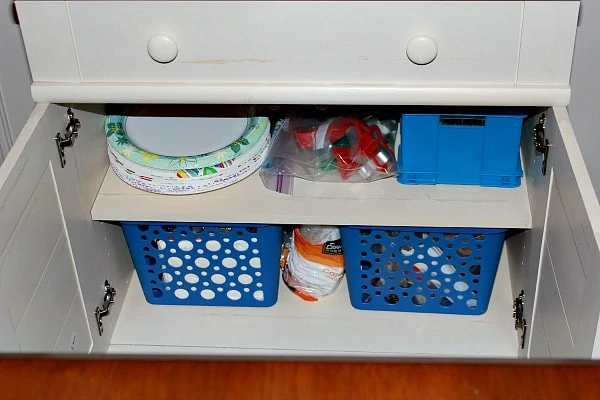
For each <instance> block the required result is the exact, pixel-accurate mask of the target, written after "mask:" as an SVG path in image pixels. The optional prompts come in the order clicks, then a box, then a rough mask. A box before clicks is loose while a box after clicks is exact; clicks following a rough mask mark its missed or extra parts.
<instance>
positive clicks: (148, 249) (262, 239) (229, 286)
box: [121, 222, 282, 307]
mask: <svg viewBox="0 0 600 400" xmlns="http://www.w3.org/2000/svg"><path fill="white" fill-rule="evenodd" d="M121 226H122V228H123V232H124V234H125V239H126V240H127V245H128V246H129V251H130V253H131V257H132V259H133V264H134V265H135V269H136V271H137V274H138V277H139V279H140V283H141V285H142V290H143V292H144V296H145V297H146V300H147V301H148V303H151V304H170V305H195V306H202V305H206V306H238V307H239V306H250V307H269V306H272V305H273V304H275V302H276V301H277V291H278V287H279V272H280V269H279V258H280V254H281V240H282V229H281V227H278V226H271V225H238V224H206V223H189V224H183V223H144V222H122V223H121Z"/></svg>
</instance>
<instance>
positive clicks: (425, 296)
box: [340, 226, 506, 315]
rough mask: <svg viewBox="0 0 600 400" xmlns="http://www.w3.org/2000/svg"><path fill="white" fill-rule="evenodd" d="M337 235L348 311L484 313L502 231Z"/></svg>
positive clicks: (351, 231)
mask: <svg viewBox="0 0 600 400" xmlns="http://www.w3.org/2000/svg"><path fill="white" fill-rule="evenodd" d="M340 231H341V236H342V246H343V250H344V259H345V263H346V276H347V281H348V289H349V292H350V302H351V303H352V306H353V307H354V308H357V309H360V310H378V311H404V312H423V313H443V314H469V315H480V314H483V313H485V312H486V310H487V308H488V304H489V301H490V296H491V294H492V288H493V286H494V280H495V278H496V271H497V269H498V263H499V261H500V254H501V252H502V246H503V243H504V236H505V233H506V229H470V228H469V229H465V228H463V229H446V228H406V227H360V226H347V227H341V228H340Z"/></svg>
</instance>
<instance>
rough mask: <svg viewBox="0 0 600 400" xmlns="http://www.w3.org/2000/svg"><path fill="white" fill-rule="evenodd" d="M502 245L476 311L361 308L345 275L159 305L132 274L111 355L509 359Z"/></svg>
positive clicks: (511, 334)
mask: <svg viewBox="0 0 600 400" xmlns="http://www.w3.org/2000/svg"><path fill="white" fill-rule="evenodd" d="M511 316H512V291H511V285H510V277H509V268H508V261H507V256H506V248H505V249H504V251H503V254H502V258H501V261H500V265H499V268H498V273H497V276H496V282H495V285H494V290H493V292H492V298H491V301H490V305H489V308H488V311H487V312H486V313H485V314H484V315H481V316H464V315H444V314H419V313H403V312H375V311H361V310H356V309H354V308H352V306H351V305H350V301H349V297H348V289H347V286H346V282H345V281H343V282H341V284H340V286H339V288H338V289H337V291H336V292H335V293H333V294H332V295H331V296H329V297H327V298H325V299H324V300H322V301H320V302H317V303H308V302H304V301H303V300H301V299H300V298H298V297H297V296H295V295H294V294H292V293H291V292H290V291H289V290H288V289H287V288H286V287H285V286H284V285H283V284H281V285H280V289H279V299H278V301H277V303H276V304H275V305H274V306H273V307H269V308H241V307H240V308H229V307H194V306H158V305H151V304H149V303H147V302H146V300H145V298H144V296H143V293H142V290H141V287H140V283H139V281H138V279H137V275H136V274H134V277H133V279H132V282H131V285H130V287H129V291H128V293H127V294H126V296H125V300H124V304H123V309H122V311H121V314H120V316H119V319H118V322H117V326H116V329H115V331H114V334H113V336H112V340H111V346H110V349H109V352H110V353H112V354H138V355H139V354H149V353H151V354H155V355H174V354H177V355H193V356H210V357H213V356H216V357H219V356H224V357H311V358H312V357H316V358H355V357H358V358H362V357H372V358H428V357H442V358H445V357H450V358H494V359H515V358H517V353H518V350H517V349H518V340H517V333H516V331H515V329H514V321H513V319H512V317H511Z"/></svg>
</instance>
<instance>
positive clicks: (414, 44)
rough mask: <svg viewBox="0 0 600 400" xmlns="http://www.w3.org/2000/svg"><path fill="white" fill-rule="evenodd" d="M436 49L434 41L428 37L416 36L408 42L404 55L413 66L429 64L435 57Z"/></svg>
mask: <svg viewBox="0 0 600 400" xmlns="http://www.w3.org/2000/svg"><path fill="white" fill-rule="evenodd" d="M437 52H438V47H437V43H436V42H435V40H433V39H432V38H430V37H429V36H424V35H421V36H416V37H414V38H412V39H410V40H409V41H408V44H407V45H406V55H407V56H408V59H409V60H410V61H412V62H413V63H415V64H418V65H425V64H429V63H430V62H432V61H433V60H435V57H437Z"/></svg>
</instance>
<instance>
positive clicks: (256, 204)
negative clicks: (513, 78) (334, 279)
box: [67, 105, 544, 358]
mask: <svg viewBox="0 0 600 400" xmlns="http://www.w3.org/2000/svg"><path fill="white" fill-rule="evenodd" d="M215 107H221V106H215ZM306 107H308V106H306ZM311 108H314V107H312V106H311ZM332 108H333V109H335V107H332ZM385 108H386V112H392V113H398V114H397V115H398V116H399V115H400V114H399V113H401V112H403V108H402V107H389V106H387V107H385ZM423 108H425V107H423ZM423 108H421V107H419V108H417V109H423ZM113 109H114V108H113V107H112V106H105V105H78V106H75V107H74V110H75V112H76V113H77V111H78V110H80V115H82V114H81V112H84V113H83V115H82V116H83V118H82V117H81V116H80V118H81V119H82V131H81V133H80V135H81V134H83V135H95V136H96V135H97V136H98V137H103V136H104V126H103V121H104V116H105V115H106V114H107V113H111V112H112V110H113ZM148 109H149V110H160V109H161V108H160V106H157V105H154V106H152V107H149V108H148ZM205 109H206V108H202V107H201V108H199V110H205ZM414 109H415V108H413V110H414ZM190 110H192V111H190ZM264 110H266V111H265V112H268V109H266V108H265V109H264ZM432 110H434V109H433V108H432ZM444 110H446V112H452V111H453V110H452V108H444ZM467 110H469V111H471V112H481V110H479V109H476V108H471V109H467ZM85 111H91V112H90V113H88V112H85ZM456 111H457V112H458V111H459V109H456ZM460 111H466V110H465V109H463V108H461V109H460ZM519 111H523V112H525V113H527V115H528V116H529V117H528V119H527V120H526V123H525V124H524V127H523V135H522V149H521V152H522V162H523V167H524V170H525V176H524V178H523V179H522V183H521V186H520V187H518V188H514V189H506V188H484V187H478V186H458V185H435V186H429V185H427V186H422V185H417V186H406V185H400V184H399V183H397V182H395V181H394V180H393V178H391V179H386V180H381V181H377V182H373V183H368V184H354V185H347V187H344V188H341V189H338V188H336V190H332V189H331V186H330V185H328V184H326V183H314V182H307V181H301V180H297V182H296V185H297V186H296V187H295V191H294V194H293V195H292V196H284V195H280V194H278V193H274V192H269V191H267V190H266V189H264V188H263V187H262V184H261V182H260V179H259V178H258V176H257V174H256V173H255V174H254V175H252V176H251V177H249V178H247V179H245V180H244V181H242V182H239V183H237V184H234V185H232V186H230V187H228V188H224V189H220V190H217V191H214V192H208V193H204V194H199V195H186V196H167V195H156V194H151V193H146V192H142V191H139V190H137V189H134V188H132V187H130V186H128V185H127V184H125V183H124V182H122V181H120V179H119V178H118V177H116V175H115V174H114V173H113V172H112V170H111V169H110V167H109V164H108V160H107V159H106V158H105V162H104V164H103V168H104V171H102V173H104V172H106V174H105V176H104V178H103V181H102V184H101V186H100V189H99V190H98V193H97V194H96V197H95V201H94V204H93V207H92V209H91V210H90V212H91V217H92V219H93V220H95V222H93V223H94V224H96V223H106V222H108V223H111V224H117V223H118V221H160V222H163V221H164V222H169V221H171V222H240V223H253V222H262V223H278V224H282V223H283V224H336V225H344V224H353V225H381V226H384V225H390V226H393V225H397V226H440V227H442V226H445V227H482V228H483V227H502V228H510V231H509V233H508V235H507V240H506V242H505V246H504V250H503V252H502V257H501V261H500V265H499V268H498V272H497V276H496V280H495V284H494V289H493V293H492V296H491V300H490V305H489V309H488V311H487V312H486V313H485V314H483V315H481V316H463V315H442V314H420V313H396V312H375V311H359V310H356V309H354V308H352V307H351V305H350V302H349V296H348V289H347V287H346V282H345V280H344V281H343V282H342V283H341V284H340V286H339V288H338V290H337V291H336V292H335V293H334V294H332V295H331V296H329V297H327V298H326V299H324V300H322V301H320V302H317V303H306V302H303V301H302V300H300V299H299V298H297V297H296V296H295V295H293V294H292V293H291V292H290V291H289V290H288V289H287V288H286V287H285V285H284V284H283V283H281V282H280V288H279V299H278V302H277V304H276V305H275V306H273V307H269V308H242V307H240V308H229V307H193V306H157V305H151V304H149V303H147V302H146V300H145V298H144V296H143V293H142V291H141V287H140V283H139V280H138V278H137V276H136V274H135V273H134V272H133V269H132V268H131V266H130V267H129V269H128V271H129V273H126V274H124V275H123V279H124V280H125V282H123V283H124V285H123V287H127V288H128V289H127V292H126V293H118V295H117V301H118V302H120V303H122V309H120V314H119V308H118V307H117V308H116V309H115V312H114V314H113V317H112V318H113V319H112V323H113V324H116V326H115V328H114V333H113V334H112V337H111V339H110V346H109V347H108V351H109V352H110V353H114V354H144V353H150V354H181V355H211V356H213V355H214V356H261V357H264V356H290V357H304V356H306V357H329V358H331V357H333V358H336V357H339V358H352V357H373V358H407V357H416V358H423V357H425V358H427V357H449V358H480V357H485V358H517V357H520V356H523V353H521V352H520V348H521V346H520V344H521V343H520V336H519V334H518V331H516V330H515V325H514V319H513V317H512V312H513V299H514V298H515V296H516V294H517V293H518V292H519V291H520V290H521V289H523V288H524V287H525V285H527V280H531V279H532V277H533V279H535V277H536V275H535V273H534V274H533V275H531V274H532V272H527V271H528V270H531V269H533V270H537V265H527V262H528V261H530V259H529V258H528V257H529V255H528V252H529V251H530V250H531V248H535V247H536V243H535V241H536V240H539V241H540V243H538V244H537V248H538V249H539V245H541V237H537V236H535V235H532V227H534V226H538V225H539V224H543V220H542V221H541V222H540V221H539V215H538V214H536V213H533V218H532V206H531V205H530V201H532V200H531V196H530V193H529V192H528V187H529V182H530V180H531V176H532V175H539V172H538V171H537V170H536V171H535V172H534V171H533V170H532V166H535V167H536V168H539V165H537V164H539V159H538V158H537V157H538V155H535V158H536V160H535V162H534V160H530V159H528V157H530V155H531V154H535V153H532V152H531V142H532V140H531V135H530V134H529V132H531V129H532V127H533V124H535V123H536V122H537V118H538V116H539V113H540V112H541V111H544V110H543V109H534V108H525V109H520V110H519ZM150 112H151V113H152V112H156V111H150ZM187 112H192V113H193V112H194V111H193V108H190V107H188V108H187ZM276 112H281V109H280V110H278V111H276ZM276 112H275V113H276ZM90 127H91V128H90ZM89 143H92V145H90V148H84V147H85V146H80V147H79V148H77V145H76V147H75V150H74V151H78V152H90V153H92V152H93V153H96V154H98V153H97V152H104V153H105V152H106V148H105V147H102V146H103V145H104V141H103V140H99V139H96V140H91V141H89ZM67 156H68V154H67ZM216 205H218V207H215V206H216ZM365 210H376V211H374V212H364V211H365ZM122 258H123V259H125V260H127V257H126V256H124V257H122ZM129 262H130V261H129ZM528 274H529V277H528ZM119 307H120V306H119ZM116 315H118V318H116Z"/></svg>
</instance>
